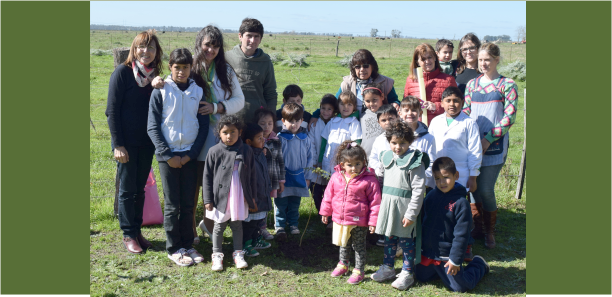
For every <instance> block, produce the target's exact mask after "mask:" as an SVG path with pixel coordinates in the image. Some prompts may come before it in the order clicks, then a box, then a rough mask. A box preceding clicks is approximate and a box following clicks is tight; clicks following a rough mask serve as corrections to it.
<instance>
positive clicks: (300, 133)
mask: <svg viewBox="0 0 612 297" xmlns="http://www.w3.org/2000/svg"><path fill="white" fill-rule="evenodd" d="M278 137H282V138H285V139H287V140H291V139H293V138H294V137H297V138H298V139H299V140H304V139H306V138H308V132H307V130H306V128H304V127H300V128H299V129H298V130H297V133H295V134H293V133H291V131H289V130H287V129H283V130H282V131H280V132H279V133H278Z"/></svg>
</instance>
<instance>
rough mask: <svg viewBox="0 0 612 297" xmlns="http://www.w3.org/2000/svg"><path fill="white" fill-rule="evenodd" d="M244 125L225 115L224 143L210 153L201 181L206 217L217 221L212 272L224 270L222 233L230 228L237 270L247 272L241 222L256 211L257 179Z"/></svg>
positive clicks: (221, 126)
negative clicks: (244, 137) (243, 135)
mask: <svg viewBox="0 0 612 297" xmlns="http://www.w3.org/2000/svg"><path fill="white" fill-rule="evenodd" d="M243 127H244V123H243V122H242V120H241V119H239V118H238V117H237V116H235V115H224V116H223V117H222V118H221V119H220V120H219V122H218V123H217V132H218V133H219V138H221V141H220V142H219V143H217V144H216V145H214V146H213V147H211V148H210V150H208V154H207V155H206V161H205V163H204V179H203V180H202V188H203V190H202V191H203V193H202V196H203V199H204V207H205V208H206V217H207V218H209V219H211V220H213V221H215V226H214V228H213V232H212V233H213V234H212V242H213V253H212V270H213V271H221V270H223V251H222V248H221V244H222V243H223V231H225V228H226V227H227V225H228V224H229V226H230V228H231V229H232V234H233V238H234V253H233V257H234V263H235V264H236V268H246V267H247V266H248V264H247V263H246V261H245V260H244V254H245V252H244V251H243V250H242V221H244V220H245V219H246V218H247V217H248V216H249V211H250V212H256V211H257V204H256V203H255V197H256V191H257V176H256V175H255V171H254V169H253V168H254V167H255V160H254V156H253V150H252V149H251V148H250V147H249V146H248V145H246V144H244V143H243V142H242V140H241V139H240V134H242V129H243Z"/></svg>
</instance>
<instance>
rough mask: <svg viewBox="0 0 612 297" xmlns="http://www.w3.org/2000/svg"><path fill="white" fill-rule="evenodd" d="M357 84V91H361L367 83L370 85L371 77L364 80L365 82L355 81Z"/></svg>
mask: <svg viewBox="0 0 612 297" xmlns="http://www.w3.org/2000/svg"><path fill="white" fill-rule="evenodd" d="M357 83H358V84H359V89H360V90H363V89H365V86H366V85H367V84H369V83H372V77H371V76H370V78H368V79H366V80H362V79H359V78H358V79H357Z"/></svg>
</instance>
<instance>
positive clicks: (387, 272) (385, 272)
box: [370, 264, 395, 283]
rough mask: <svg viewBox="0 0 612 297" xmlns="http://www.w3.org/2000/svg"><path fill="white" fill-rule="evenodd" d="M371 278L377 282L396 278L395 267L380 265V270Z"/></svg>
mask: <svg viewBox="0 0 612 297" xmlns="http://www.w3.org/2000/svg"><path fill="white" fill-rule="evenodd" d="M370 278H371V279H373V280H375V281H377V282H379V283H380V282H384V281H386V280H390V279H393V278H395V269H393V268H391V267H389V266H387V265H385V264H383V265H380V268H379V269H378V271H376V272H374V273H373V274H372V275H371V276H370Z"/></svg>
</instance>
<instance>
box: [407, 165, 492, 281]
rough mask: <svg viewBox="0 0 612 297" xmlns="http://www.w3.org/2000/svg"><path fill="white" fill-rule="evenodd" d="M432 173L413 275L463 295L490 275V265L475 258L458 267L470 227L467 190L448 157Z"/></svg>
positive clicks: (434, 166) (468, 237) (480, 258)
mask: <svg viewBox="0 0 612 297" xmlns="http://www.w3.org/2000/svg"><path fill="white" fill-rule="evenodd" d="M432 171H433V174H434V178H435V181H436V188H435V189H434V190H432V191H431V192H430V193H429V194H428V195H427V197H425V201H424V203H423V209H422V210H423V232H422V237H423V240H422V250H423V251H422V253H421V263H420V264H418V265H417V267H416V273H415V275H416V278H417V279H418V280H419V281H421V282H428V281H432V280H435V279H442V282H443V283H444V286H446V287H447V288H449V289H451V290H453V291H454V292H465V291H468V290H471V289H473V288H474V287H475V286H476V284H477V283H478V282H479V281H480V279H482V277H483V276H484V275H485V274H487V273H489V264H487V262H486V261H485V259H484V258H483V257H481V256H474V259H473V260H472V261H471V262H470V263H469V264H468V265H467V266H466V267H462V266H461V264H462V262H463V261H464V260H463V259H464V252H465V250H466V248H467V245H468V241H469V239H470V230H471V228H472V212H471V208H470V202H469V201H468V200H467V199H465V195H466V194H467V191H466V189H465V187H463V186H462V185H461V184H459V183H457V182H456V181H457V180H458V179H459V172H458V171H457V169H456V167H455V162H453V160H452V159H451V158H448V157H440V158H438V159H437V160H436V161H435V162H434V164H433V166H432Z"/></svg>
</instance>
